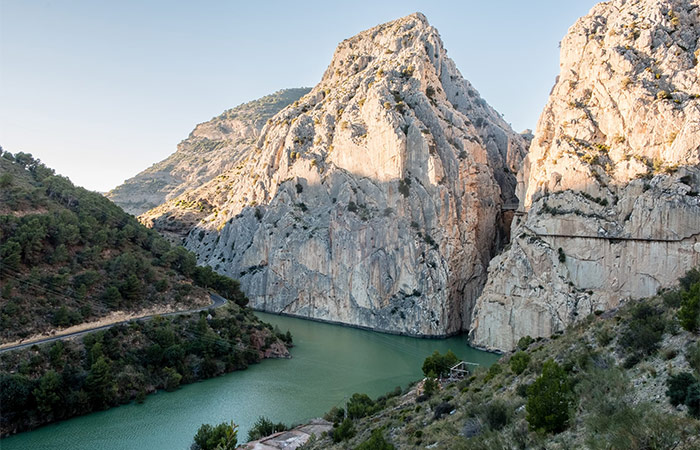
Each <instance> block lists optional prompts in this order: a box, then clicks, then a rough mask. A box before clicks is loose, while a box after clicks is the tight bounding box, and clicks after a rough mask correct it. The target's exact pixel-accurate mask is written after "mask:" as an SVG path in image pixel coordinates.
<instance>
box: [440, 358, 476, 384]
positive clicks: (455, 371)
mask: <svg viewBox="0 0 700 450" xmlns="http://www.w3.org/2000/svg"><path fill="white" fill-rule="evenodd" d="M469 366H477V367H478V366H479V364H476V363H472V362H467V361H460V362H458V363H457V364H455V365H454V366H452V367H450V375H449V376H448V377H447V381H459V380H463V379H464V378H466V377H467V376H469V375H470V374H471V372H472V371H471V369H470V368H469Z"/></svg>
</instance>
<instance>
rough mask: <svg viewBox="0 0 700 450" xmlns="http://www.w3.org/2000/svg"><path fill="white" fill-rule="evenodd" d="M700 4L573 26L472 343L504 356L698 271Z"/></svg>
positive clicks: (603, 7)
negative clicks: (528, 339) (529, 340)
mask: <svg viewBox="0 0 700 450" xmlns="http://www.w3.org/2000/svg"><path fill="white" fill-rule="evenodd" d="M699 7H700V2H699V1H697V0H664V1H658V0H642V1H635V2H630V1H622V0H615V1H610V2H605V3H601V4H598V5H596V6H595V7H594V8H593V9H592V10H591V11H590V13H589V14H588V15H587V16H585V17H583V18H581V19H580V20H578V21H577V22H576V24H574V25H573V26H572V27H571V28H570V30H569V32H568V34H567V35H566V37H565V38H564V39H563V40H562V42H561V64H560V66H561V73H560V75H559V77H558V80H557V82H556V84H555V86H554V88H553V90H552V93H551V95H550V98H549V101H548V103H547V105H546V107H545V109H544V111H543V113H542V115H541V117H540V120H539V123H538V126H537V129H536V131H535V136H534V140H533V142H532V145H531V147H530V151H529V154H528V156H527V158H526V159H525V161H524V163H523V168H522V170H521V171H520V172H519V174H518V180H519V184H518V187H519V188H518V198H519V199H520V211H519V212H518V213H517V215H516V217H517V219H516V220H515V221H514V223H513V230H512V237H513V238H512V241H511V245H510V247H509V249H508V250H507V251H505V252H503V253H502V254H501V255H499V256H497V257H496V258H494V259H493V261H492V262H491V264H490V266H489V277H488V283H487V284H486V286H485V288H484V291H483V294H482V295H481V297H480V298H479V300H478V302H477V304H476V307H475V312H474V315H473V319H472V324H471V330H470V336H471V339H472V341H473V343H474V344H476V345H478V346H480V347H485V348H490V349H499V350H510V349H512V348H513V347H514V346H515V344H516V342H517V341H518V339H520V338H521V337H523V336H528V335H529V336H532V337H539V336H549V335H551V334H553V333H555V332H559V331H562V330H564V329H565V328H566V327H567V326H569V325H570V324H572V323H574V322H576V321H578V320H581V319H583V318H584V317H586V316H588V315H589V314H590V313H593V312H601V311H605V310H608V309H610V308H614V307H616V306H617V305H619V304H620V303H621V302H623V301H625V300H627V299H638V298H641V297H647V296H650V295H653V294H655V293H656V292H657V291H658V290H660V289H664V288H668V287H669V286H671V285H673V284H674V283H675V282H676V280H677V279H678V277H679V276H680V275H681V274H682V273H684V272H685V271H686V270H688V269H690V268H691V267H694V266H696V265H698V264H700V197H698V192H699V191H700V167H699V166H698V164H699V162H700V80H699V77H700V65H698V59H699V58H700V40H699V39H700V19H699V17H700V16H699V15H698V11H699V9H698V8H699Z"/></svg>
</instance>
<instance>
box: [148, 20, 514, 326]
mask: <svg viewBox="0 0 700 450" xmlns="http://www.w3.org/2000/svg"><path fill="white" fill-rule="evenodd" d="M525 147H526V145H525V141H524V139H523V138H522V137H521V136H520V135H518V134H517V133H514V132H513V131H512V130H511V129H510V127H509V126H508V125H507V124H506V123H505V122H504V121H503V120H502V118H501V116H500V115H499V114H498V113H497V112H496V111H494V110H493V109H492V108H491V107H490V106H489V105H488V104H487V103H486V102H485V101H484V100H483V99H482V98H481V97H480V96H479V94H478V93H477V91H476V90H475V89H474V87H472V86H471V84H470V83H469V82H467V81H466V80H464V79H463V78H462V76H461V74H460V73H459V71H458V70H457V68H456V67H455V65H454V63H453V61H452V60H450V59H449V58H448V57H447V55H446V51H445V49H444V48H443V45H442V41H441V40H440V37H439V35H438V33H437V31H436V30H435V29H434V28H433V27H431V26H430V25H429V24H428V22H427V20H426V18H425V17H424V16H423V15H421V14H413V15H410V16H408V17H405V18H402V19H399V20H397V21H394V22H390V23H387V24H384V25H380V26H378V27H375V28H372V29H370V30H367V31H364V32H362V33H360V34H359V35H357V36H355V37H353V38H351V39H348V40H346V41H344V42H342V43H341V44H340V45H339V46H338V48H337V50H336V52H335V55H334V57H333V60H332V62H331V64H330V66H329V67H328V69H327V70H326V72H325V74H324V76H323V79H322V80H321V82H320V83H319V84H318V85H317V86H316V87H315V88H313V89H312V90H311V92H310V93H308V94H307V95H305V96H304V97H302V98H301V99H299V101H298V102H295V103H294V104H293V105H291V106H289V107H287V108H285V109H284V110H282V111H281V112H280V113H279V114H277V115H276V116H274V117H273V118H272V119H271V121H270V123H268V124H267V125H266V126H265V128H264V129H263V131H262V133H261V136H260V138H259V139H258V140H257V143H256V145H255V146H254V148H252V149H251V150H249V151H247V152H246V154H245V155H244V156H243V155H242V159H241V160H240V163H239V164H238V165H237V166H236V167H235V168H234V169H232V170H230V171H228V172H226V173H222V174H221V175H219V176H218V177H217V178H216V179H214V180H212V181H210V182H209V183H207V184H206V185H204V186H202V187H201V188H199V189H196V190H193V191H190V192H187V193H185V194H182V195H181V196H179V197H177V198H174V199H172V200H171V201H169V202H167V203H166V204H164V205H162V206H160V207H158V208H156V209H154V210H152V211H149V212H148V213H146V214H144V215H143V216H142V217H141V220H142V221H143V222H144V223H146V224H148V225H151V226H154V227H155V228H156V229H158V230H161V231H167V232H169V233H170V234H171V237H175V236H181V237H182V238H183V242H184V244H185V246H186V247H187V248H188V249H190V250H192V251H194V252H195V253H196V254H197V255H198V256H199V263H201V264H207V265H210V266H212V267H213V268H215V269H216V270H217V271H218V272H220V273H224V274H227V275H230V276H233V277H235V278H238V279H240V281H241V285H242V287H243V289H244V291H245V292H246V294H247V295H248V297H249V298H250V300H251V304H252V306H253V307H255V308H259V309H262V310H267V311H273V312H278V313H286V314H291V315H297V316H303V317H310V318H315V319H323V320H329V321H335V322H343V323H347V324H352V325H357V326H364V327H369V328H373V329H377V330H383V331H389V332H396V333H406V334H412V335H431V336H439V335H448V334H452V333H456V332H459V331H460V330H462V329H464V328H465V327H466V326H468V324H469V319H470V316H471V309H472V306H473V302H474V300H475V298H476V296H477V295H478V294H479V293H480V291H481V289H482V286H483V284H484V282H485V280H486V267H487V265H488V262H489V260H490V259H491V257H492V256H493V254H494V253H495V252H496V251H497V250H498V249H499V247H500V246H501V245H502V244H503V243H504V242H505V240H506V239H507V230H503V229H501V228H500V227H499V226H498V224H499V223H502V220H501V210H502V207H503V205H504V204H510V203H512V202H515V201H516V198H515V187H516V179H515V175H514V174H515V173H516V171H517V169H518V168H519V167H520V163H521V160H522V158H523V156H524V152H525Z"/></svg>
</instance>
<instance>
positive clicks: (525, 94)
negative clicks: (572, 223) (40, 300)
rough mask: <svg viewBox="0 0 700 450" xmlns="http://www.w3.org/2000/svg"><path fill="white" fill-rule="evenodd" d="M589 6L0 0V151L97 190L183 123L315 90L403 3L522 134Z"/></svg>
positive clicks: (399, 12)
mask: <svg viewBox="0 0 700 450" xmlns="http://www.w3.org/2000/svg"><path fill="white" fill-rule="evenodd" d="M595 3H596V2H595V1H592V0H567V1H561V0H544V1H529V2H526V1H522V0H510V1H490V2H486V1H483V0H481V1H471V0H469V1H454V2H451V1H435V0H434V1H417V0H402V1H378V0H374V1H364V0H358V1H347V2H342V3H341V2H330V1H301V0H300V1H296V2H290V1H273V0H268V1H266V2H235V1H213V0H212V1H208V0H201V1H191V2H184V1H183V2H178V1H172V0H171V1H148V0H141V1H131V0H122V1H87V0H85V1H78V0H64V1H54V0H43V1H42V0H37V1H32V0H0V145H2V146H3V148H4V149H5V150H9V151H12V152H17V151H24V152H29V153H32V154H34V156H36V157H38V158H41V160H42V161H44V162H46V163H47V164H48V165H49V166H51V167H53V168H55V169H56V170H57V171H58V172H59V173H61V174H64V175H67V176H68V177H70V178H71V180H73V182H75V183H76V184H79V185H82V186H85V187H87V188H89V189H93V190H99V191H106V190H109V189H111V188H113V187H114V186H116V185H118V184H120V183H121V182H122V181H123V180H124V179H126V178H129V177H131V176H133V175H135V174H136V173H137V172H139V171H141V170H143V169H144V168H146V167H148V166H150V165H151V164H152V163H154V162H156V161H158V160H161V159H163V158H164V157H165V156H167V155H168V154H170V153H172V152H173V151H175V148H176V145H177V143H178V142H179V141H180V140H182V139H184V138H185V137H186V136H187V135H188V134H189V132H190V131H191V130H192V128H193V127H194V125H195V124H197V123H199V122H203V121H206V120H209V119H210V118H211V117H213V116H216V115H218V114H220V113H221V112H222V111H224V110H225V109H228V108H231V107H233V106H235V105H237V104H239V103H242V102H245V101H249V100H252V99H255V98H258V97H261V96H263V95H265V94H268V93H271V92H274V91H276V90H278V89H281V88H287V87H299V86H313V85H315V84H316V83H317V82H318V81H319V80H320V78H321V76H322V74H323V71H324V70H325V68H326V66H327V65H328V63H329V62H330V58H331V56H332V55H333V50H334V49H335V46H336V45H337V44H338V43H339V42H340V41H342V40H343V39H345V38H348V37H350V36H352V35H354V34H356V33H358V32H359V31H362V30H364V29H367V28H370V27H372V26H374V25H377V24H379V23H383V22H387V21H390V20H393V19H395V18H398V17H402V16H405V15H407V14H410V13H412V12H415V11H421V12H423V13H424V14H425V15H426V16H427V17H428V20H429V21H430V23H431V24H432V25H433V26H435V27H436V28H437V29H438V30H439V31H440V34H441V36H442V39H443V41H444V43H445V47H446V48H447V50H448V55H449V56H450V57H451V58H452V59H454V60H455V62H456V64H457V67H458V68H459V69H460V71H461V72H462V74H463V75H464V76H465V78H467V79H468V80H470V81H471V82H472V83H473V84H474V86H475V87H476V88H477V89H478V90H479V91H480V93H481V95H482V96H483V97H484V98H485V99H486V100H487V101H488V102H489V103H490V104H491V105H492V106H493V107H495V108H496V109H497V110H498V111H499V112H501V113H503V114H504V116H505V119H506V120H507V121H508V122H510V123H511V124H512V126H513V128H515V129H516V130H517V131H521V130H522V129H524V128H534V127H535V124H536V122H537V118H538V116H539V114H540V111H541V109H542V107H543V106H544V104H545V102H546V100H547V95H548V93H549V90H550V89H551V87H552V84H553V83H554V79H555V77H556V75H557V74H558V72H559V62H558V61H559V49H558V43H559V41H560V40H561V38H562V37H563V36H564V34H565V33H566V30H567V29H568V28H569V27H570V26H571V25H572V24H573V23H574V22H575V20H576V19H577V18H578V17H580V16H582V15H584V14H586V13H587V12H588V11H589V10H590V8H591V7H592V6H593V5H594V4H595Z"/></svg>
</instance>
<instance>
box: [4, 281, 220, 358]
mask: <svg viewBox="0 0 700 450" xmlns="http://www.w3.org/2000/svg"><path fill="white" fill-rule="evenodd" d="M209 296H210V297H211V300H212V303H211V304H210V305H207V306H204V307H201V308H195V309H188V310H186V311H173V312H166V313H162V312H158V311H153V310H151V311H148V312H147V313H146V315H143V316H139V317H133V316H131V315H130V314H126V313H116V314H114V315H111V316H108V317H105V318H103V319H101V320H99V321H97V322H90V323H84V324H80V325H76V326H74V327H70V328H66V329H64V330H61V331H60V332H59V333H60V334H56V335H53V336H49V337H42V336H33V337H31V338H29V339H27V340H23V341H15V342H8V343H6V344H2V345H0V354H1V353H5V352H9V351H12V350H19V349H21V348H25V347H30V346H32V345H39V344H44V343H46V342H53V341H59V340H63V339H69V338H73V337H76V336H82V335H84V334H88V333H94V332H95V331H100V330H106V329H108V328H111V327H113V326H115V325H121V324H126V323H130V322H137V321H144V320H149V319H152V318H153V317H155V316H161V317H167V316H178V315H181V314H191V313H196V312H199V311H205V310H207V309H213V308H220V307H222V306H224V305H225V304H226V299H225V298H223V297H221V296H220V295H217V294H214V293H210V294H209Z"/></svg>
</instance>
